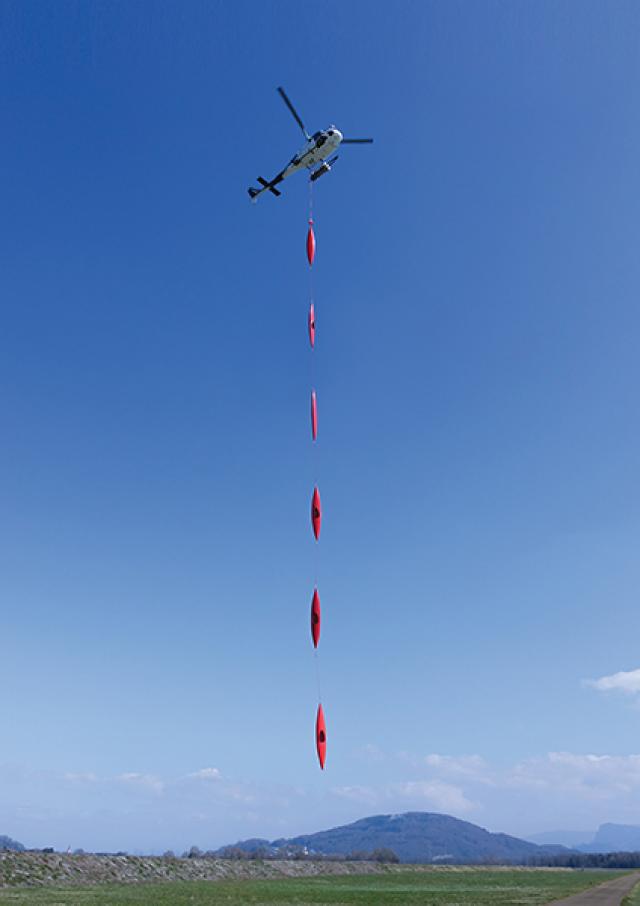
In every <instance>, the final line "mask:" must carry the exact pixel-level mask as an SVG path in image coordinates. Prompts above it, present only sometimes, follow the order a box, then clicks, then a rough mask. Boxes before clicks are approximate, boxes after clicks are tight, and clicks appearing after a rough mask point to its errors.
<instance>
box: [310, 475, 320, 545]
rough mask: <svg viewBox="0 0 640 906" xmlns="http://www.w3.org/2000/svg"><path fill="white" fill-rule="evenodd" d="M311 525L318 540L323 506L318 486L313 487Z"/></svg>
mask: <svg viewBox="0 0 640 906" xmlns="http://www.w3.org/2000/svg"><path fill="white" fill-rule="evenodd" d="M311 525H312V526H313V534H314V535H315V538H316V541H317V540H318V538H319V537H320V526H321V525H322V506H321V505H320V494H319V492H318V489H317V488H314V489H313V498H312V499H311Z"/></svg>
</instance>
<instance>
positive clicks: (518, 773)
mask: <svg viewBox="0 0 640 906" xmlns="http://www.w3.org/2000/svg"><path fill="white" fill-rule="evenodd" d="M506 779H507V784H508V785H509V786H511V787H529V788H534V789H538V790H546V791H548V792H549V793H553V794H558V793H559V794H564V795H569V796H573V797H575V798H578V799H612V798H615V797H617V796H619V795H621V794H629V793H632V792H640V755H576V754H574V753H572V752H549V754H548V755H546V756H544V757H541V758H529V759H527V760H525V761H522V762H520V763H519V764H517V765H515V767H514V768H513V769H512V770H511V772H510V773H509V775H508V776H507V778H506Z"/></svg>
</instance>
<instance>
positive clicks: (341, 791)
mask: <svg viewBox="0 0 640 906" xmlns="http://www.w3.org/2000/svg"><path fill="white" fill-rule="evenodd" d="M331 792H332V793H333V795H334V796H338V797H339V798H340V799H349V800H351V801H352V802H361V803H363V804H366V805H374V804H375V803H377V802H378V801H379V800H380V799H381V798H383V797H384V794H382V793H381V791H379V790H375V789H373V788H372V787H368V786H357V785H356V786H337V787H333V789H332V790H331Z"/></svg>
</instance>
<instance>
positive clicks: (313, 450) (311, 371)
mask: <svg viewBox="0 0 640 906" xmlns="http://www.w3.org/2000/svg"><path fill="white" fill-rule="evenodd" d="M309 226H310V227H313V183H312V182H311V180H309ZM309 305H310V306H311V305H313V307H314V315H313V317H314V322H315V321H316V311H315V294H314V286H313V265H311V264H310V265H309ZM314 332H315V327H314ZM315 342H316V341H315V334H314V342H313V346H311V348H310V356H309V377H310V381H311V389H310V394H309V404H308V405H309V414H308V417H309V419H310V420H311V393H315V394H316V407H317V413H318V425H319V423H320V418H319V405H318V388H317V386H316V382H315V357H316V356H315ZM307 430H309V431H311V475H312V479H313V486H314V487H318V464H317V461H318V451H317V449H316V446H317V444H318V440H317V438H318V437H319V436H320V434H319V431H318V432H317V435H316V440H314V439H313V432H312V426H311V424H309V426H308V429H307ZM321 499H322V498H321ZM318 560H319V551H318V541H317V540H316V539H315V538H314V541H313V569H312V572H313V576H314V590H315V589H317V588H318ZM320 626H321V627H322V622H321V623H320ZM313 661H314V665H315V674H316V686H317V690H318V704H320V703H321V701H322V689H321V684H320V658H319V655H318V649H317V648H314V649H313Z"/></svg>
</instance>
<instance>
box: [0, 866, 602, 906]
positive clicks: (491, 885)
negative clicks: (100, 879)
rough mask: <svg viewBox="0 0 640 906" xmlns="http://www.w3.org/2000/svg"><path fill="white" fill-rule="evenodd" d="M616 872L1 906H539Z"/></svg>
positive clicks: (52, 896)
mask: <svg viewBox="0 0 640 906" xmlns="http://www.w3.org/2000/svg"><path fill="white" fill-rule="evenodd" d="M612 877H616V874H615V873H612V872H605V871H598V872H579V871H576V872H573V871H544V870H520V871H510V870H502V871H499V870H498V871H494V870H491V869H478V870H473V869H471V870H464V871H451V870H442V871H426V872H420V871H399V872H393V873H389V874H382V875H368V876H367V875H355V876H354V875H352V876H350V877H349V876H347V877H318V878H305V879H287V880H282V881H280V880H278V881H232V882H213V883H211V882H200V881H190V882H179V883H166V884H135V885H133V884H131V885H101V886H95V887H76V888H68V887H67V888H51V887H49V888H40V889H22V890H18V889H16V888H13V889H12V890H9V889H5V890H2V891H0V904H9V903H11V904H14V906H18V904H25V906H32V904H33V906H106V904H108V906H223V904H224V906H245V904H253V906H263V904H264V906H272V904H285V906H286V904H291V906H342V904H345V906H347V904H361V906H365V904H375V906H391V904H393V906H419V904H420V906H431V904H433V906H444V904H459V906H463V904H466V906H538V904H543V903H548V902H550V901H551V900H555V899H559V898H561V897H563V896H569V895H570V894H572V893H577V892H578V891H580V890H585V889H586V888H588V887H591V886H594V885H596V884H601V883H602V882H603V881H607V880H609V879H611V878H612Z"/></svg>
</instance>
